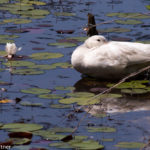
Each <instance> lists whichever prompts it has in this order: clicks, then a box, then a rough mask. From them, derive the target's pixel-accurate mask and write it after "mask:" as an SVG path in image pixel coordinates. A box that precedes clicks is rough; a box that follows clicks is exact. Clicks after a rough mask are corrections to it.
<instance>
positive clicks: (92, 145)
mask: <svg viewBox="0 0 150 150" xmlns="http://www.w3.org/2000/svg"><path fill="white" fill-rule="evenodd" d="M70 145H71V146H73V147H74V148H77V149H78V148H79V149H84V150H96V149H103V148H104V146H103V145H101V144H99V143H98V142H97V141H94V140H86V141H76V140H75V141H71V142H70Z"/></svg>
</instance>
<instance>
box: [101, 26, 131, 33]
mask: <svg viewBox="0 0 150 150" xmlns="http://www.w3.org/2000/svg"><path fill="white" fill-rule="evenodd" d="M98 31H99V32H100V33H111V32H116V33H123V32H130V31H131V29H128V28H119V27H117V28H105V29H100V30H98Z"/></svg>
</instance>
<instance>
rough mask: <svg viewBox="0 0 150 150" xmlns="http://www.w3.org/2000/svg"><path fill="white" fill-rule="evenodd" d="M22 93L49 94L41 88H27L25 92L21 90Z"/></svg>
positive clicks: (47, 90) (48, 91)
mask: <svg viewBox="0 0 150 150" xmlns="http://www.w3.org/2000/svg"><path fill="white" fill-rule="evenodd" d="M21 92H22V93H29V94H38V95H40V94H47V93H50V92H51V90H49V89H42V88H29V89H26V90H21Z"/></svg>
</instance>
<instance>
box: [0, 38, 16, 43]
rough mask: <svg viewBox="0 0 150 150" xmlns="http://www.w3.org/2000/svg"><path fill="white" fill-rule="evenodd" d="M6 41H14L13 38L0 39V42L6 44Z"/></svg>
mask: <svg viewBox="0 0 150 150" xmlns="http://www.w3.org/2000/svg"><path fill="white" fill-rule="evenodd" d="M6 43H14V40H10V39H0V44H6Z"/></svg>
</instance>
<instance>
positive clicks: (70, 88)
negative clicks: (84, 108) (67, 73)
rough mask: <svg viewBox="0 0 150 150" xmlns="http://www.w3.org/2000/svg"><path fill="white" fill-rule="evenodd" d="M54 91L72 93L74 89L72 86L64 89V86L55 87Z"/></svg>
mask: <svg viewBox="0 0 150 150" xmlns="http://www.w3.org/2000/svg"><path fill="white" fill-rule="evenodd" d="M55 89H56V90H62V91H73V90H75V87H72V86H68V87H64V86H57V87H55Z"/></svg>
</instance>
